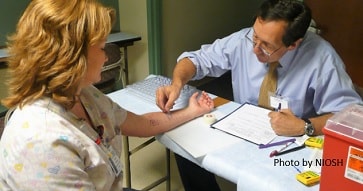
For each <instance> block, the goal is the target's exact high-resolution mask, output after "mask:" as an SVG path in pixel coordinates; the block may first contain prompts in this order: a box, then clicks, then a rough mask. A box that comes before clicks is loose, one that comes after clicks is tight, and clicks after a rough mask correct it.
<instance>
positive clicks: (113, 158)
mask: <svg viewBox="0 0 363 191" xmlns="http://www.w3.org/2000/svg"><path fill="white" fill-rule="evenodd" d="M107 150H108V160H109V161H110V164H111V167H112V170H113V172H114V173H115V175H116V176H119V175H120V174H121V172H122V163H121V161H120V156H118V154H117V153H116V151H115V150H114V149H113V147H112V146H111V145H110V146H108V147H107Z"/></svg>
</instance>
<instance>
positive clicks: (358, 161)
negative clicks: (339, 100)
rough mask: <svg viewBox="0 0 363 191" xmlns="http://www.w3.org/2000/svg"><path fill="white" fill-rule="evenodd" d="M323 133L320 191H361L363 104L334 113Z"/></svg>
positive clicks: (362, 179) (362, 176)
mask: <svg viewBox="0 0 363 191" xmlns="http://www.w3.org/2000/svg"><path fill="white" fill-rule="evenodd" d="M323 133H324V134H325V138H324V147H323V159H322V161H321V166H322V169H321V181H320V191H332V190H335V191H339V190H342V191H343V190H349V191H363V105H359V104H353V105H350V106H349V107H347V108H345V109H344V110H342V111H341V112H339V113H336V114H335V115H334V116H333V117H332V118H330V119H329V120H328V121H327V123H326V125H325V127H324V128H323Z"/></svg>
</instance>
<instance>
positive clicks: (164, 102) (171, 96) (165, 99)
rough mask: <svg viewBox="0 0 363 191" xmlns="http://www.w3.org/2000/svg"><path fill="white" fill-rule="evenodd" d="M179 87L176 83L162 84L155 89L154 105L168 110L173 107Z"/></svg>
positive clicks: (178, 93)
mask: <svg viewBox="0 0 363 191" xmlns="http://www.w3.org/2000/svg"><path fill="white" fill-rule="evenodd" d="M180 91H181V88H179V87H177V86H176V85H170V86H163V87H160V88H158V89H157V91H156V105H157V106H158V107H159V108H160V109H161V110H162V111H163V112H169V111H170V110H171V109H173V106H174V103H175V100H177V99H178V97H179V95H180Z"/></svg>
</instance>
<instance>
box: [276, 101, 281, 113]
mask: <svg viewBox="0 0 363 191" xmlns="http://www.w3.org/2000/svg"><path fill="white" fill-rule="evenodd" d="M280 110H281V103H279V106H277V109H276V111H278V112H279V111H280Z"/></svg>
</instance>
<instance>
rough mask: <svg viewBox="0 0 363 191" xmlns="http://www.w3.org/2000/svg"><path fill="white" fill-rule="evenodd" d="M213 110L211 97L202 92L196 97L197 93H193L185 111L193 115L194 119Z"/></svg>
mask: <svg viewBox="0 0 363 191" xmlns="http://www.w3.org/2000/svg"><path fill="white" fill-rule="evenodd" d="M213 108H214V103H213V100H212V98H211V97H209V95H208V94H207V93H206V92H204V91H203V92H202V93H201V94H200V96H199V97H198V92H195V93H194V94H193V95H192V96H191V97H190V98H189V105H188V108H187V110H188V111H190V112H192V113H193V114H195V115H196V116H195V117H198V116H200V115H203V114H205V113H209V112H210V111H212V110H213Z"/></svg>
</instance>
